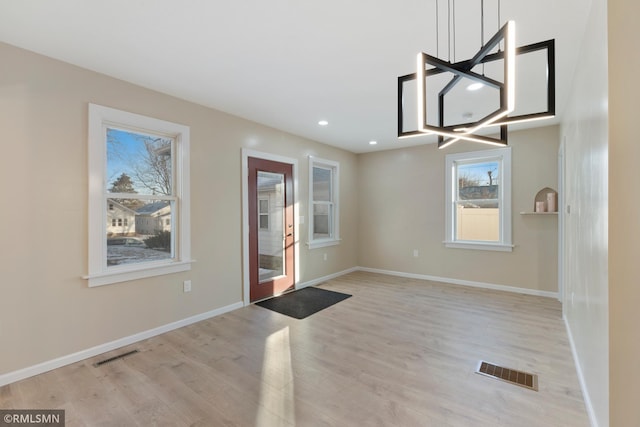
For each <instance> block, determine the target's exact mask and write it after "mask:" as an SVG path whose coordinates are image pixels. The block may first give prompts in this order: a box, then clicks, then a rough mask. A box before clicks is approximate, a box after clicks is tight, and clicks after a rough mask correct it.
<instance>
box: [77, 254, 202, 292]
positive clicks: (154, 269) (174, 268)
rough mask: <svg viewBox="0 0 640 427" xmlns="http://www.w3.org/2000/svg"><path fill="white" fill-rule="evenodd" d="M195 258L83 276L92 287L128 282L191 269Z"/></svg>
mask: <svg viewBox="0 0 640 427" xmlns="http://www.w3.org/2000/svg"><path fill="white" fill-rule="evenodd" d="M193 262H195V260H190V261H176V262H172V263H171V264H162V265H157V264H156V265H154V266H147V267H143V268H140V267H138V268H135V269H126V270H118V271H108V272H103V273H96V274H89V275H87V276H83V277H82V278H83V279H85V280H88V285H89V287H90V288H92V287H95V286H102V285H111V284H114V283H120V282H127V281H130V280H138V279H144V278H147V277H155V276H162V275H165V274H171V273H179V272H181V271H189V270H191V264H192V263H193Z"/></svg>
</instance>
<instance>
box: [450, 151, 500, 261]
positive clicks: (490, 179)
mask: <svg viewBox="0 0 640 427" xmlns="http://www.w3.org/2000/svg"><path fill="white" fill-rule="evenodd" d="M445 161H446V173H447V181H446V182H447V188H446V198H447V199H446V233H447V234H446V239H445V245H446V246H447V247H451V248H466V249H487V250H496V251H511V250H512V248H513V245H512V243H511V148H509V147H507V148H499V149H494V150H484V151H476V152H472V153H457V154H449V155H447V156H446V160H445Z"/></svg>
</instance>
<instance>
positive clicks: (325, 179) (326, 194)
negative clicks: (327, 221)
mask: <svg viewBox="0 0 640 427" xmlns="http://www.w3.org/2000/svg"><path fill="white" fill-rule="evenodd" d="M331 191H332V189H331V169H325V168H318V167H314V168H313V201H314V202H330V201H332V200H331Z"/></svg>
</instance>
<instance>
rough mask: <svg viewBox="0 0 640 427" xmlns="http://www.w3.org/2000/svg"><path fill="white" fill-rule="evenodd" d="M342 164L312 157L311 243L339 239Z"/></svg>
mask: <svg viewBox="0 0 640 427" xmlns="http://www.w3.org/2000/svg"><path fill="white" fill-rule="evenodd" d="M338 188H339V164H338V163H337V162H334V161H331V160H324V159H319V158H316V157H309V197H310V199H311V200H310V203H309V247H310V248H317V247H323V246H330V245H337V244H339V243H340V233H339V230H340V222H339V209H338V201H339V198H338Z"/></svg>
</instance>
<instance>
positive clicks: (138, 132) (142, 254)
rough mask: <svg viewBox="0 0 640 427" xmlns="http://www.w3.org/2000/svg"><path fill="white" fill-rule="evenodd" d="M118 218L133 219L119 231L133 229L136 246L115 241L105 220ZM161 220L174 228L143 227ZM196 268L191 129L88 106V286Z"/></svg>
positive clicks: (112, 221) (121, 219)
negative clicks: (191, 220) (192, 248)
mask: <svg viewBox="0 0 640 427" xmlns="http://www.w3.org/2000/svg"><path fill="white" fill-rule="evenodd" d="M116 211H117V213H118V214H119V215H122V216H126V218H124V221H123V218H122V217H120V218H117V222H116V219H115V218H114V219H112V220H111V224H112V226H115V225H116V223H117V225H118V226H120V227H122V226H123V224H124V225H125V226H127V227H128V228H127V230H126V232H127V235H131V236H132V239H130V240H128V241H126V242H129V243H130V242H135V245H131V244H129V243H126V242H125V241H124V240H122V239H117V240H113V239H110V238H109V235H110V233H109V231H108V230H107V229H106V228H108V227H106V224H108V223H107V221H105V219H106V218H107V216H111V215H113V213H115V212H116ZM110 212H113V213H110ZM155 217H167V218H168V219H167V220H166V221H167V222H166V223H167V225H169V224H173V226H168V227H165V228H164V229H153V228H152V227H145V226H144V224H145V223H148V219H149V218H155ZM128 218H130V219H131V221H128ZM171 219H173V221H171ZM123 242H125V243H123ZM131 246H134V247H131ZM190 263H191V259H190V227H189V127H187V126H183V125H179V124H175V123H170V122H166V121H163V120H158V119H154V118H150V117H145V116H141V115H138V114H132V113H127V112H124V111H120V110H115V109H112V108H107V107H102V106H99V105H94V104H89V274H88V275H87V276H85V278H86V279H88V281H89V286H99V285H106V284H110V283H117V282H123V281H127V280H134V279H139V278H143V277H151V276H157V275H161V274H168V273H175V272H179V271H185V270H189V269H190V268H191V264H190Z"/></svg>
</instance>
